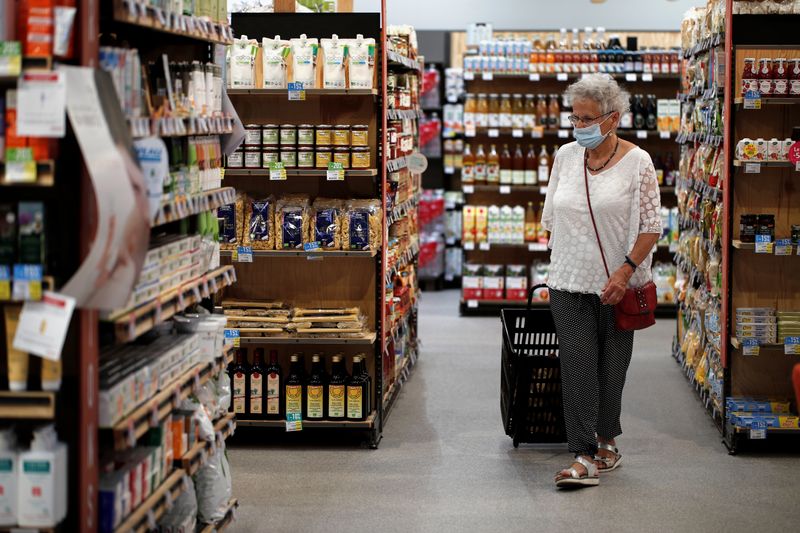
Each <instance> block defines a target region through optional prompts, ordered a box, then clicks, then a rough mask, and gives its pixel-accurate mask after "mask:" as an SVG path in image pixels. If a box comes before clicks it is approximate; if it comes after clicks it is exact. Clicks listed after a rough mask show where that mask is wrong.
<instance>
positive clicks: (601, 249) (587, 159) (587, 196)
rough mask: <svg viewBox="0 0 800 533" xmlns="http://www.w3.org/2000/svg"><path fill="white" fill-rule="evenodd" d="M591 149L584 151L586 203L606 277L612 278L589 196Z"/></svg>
mask: <svg viewBox="0 0 800 533" xmlns="http://www.w3.org/2000/svg"><path fill="white" fill-rule="evenodd" d="M588 166H589V151H588V150H584V152H583V182H584V184H585V185H586V203H587V204H589V216H590V217H591V218H592V226H594V235H595V237H597V246H599V247H600V257H601V258H602V259H603V268H605V269H606V277H608V278H610V277H611V274H610V273H609V272H608V263H606V254H605V252H604V251H603V243H602V242H601V241H600V232H599V231H597V222H595V221H594V211H592V199H591V197H590V196H589V171H588V170H587V168H588Z"/></svg>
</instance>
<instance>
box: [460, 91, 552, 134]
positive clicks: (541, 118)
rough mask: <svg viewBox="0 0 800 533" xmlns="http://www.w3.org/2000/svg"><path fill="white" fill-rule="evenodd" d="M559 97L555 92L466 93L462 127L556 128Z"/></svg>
mask: <svg viewBox="0 0 800 533" xmlns="http://www.w3.org/2000/svg"><path fill="white" fill-rule="evenodd" d="M558 100H559V96H558V95H557V94H551V95H549V96H548V95H544V94H539V95H537V96H535V97H534V95H533V94H525V95H522V94H513V95H512V94H467V97H466V101H465V102H464V128H465V129H471V128H513V129H520V130H533V128H535V127H541V128H545V129H557V128H559V127H560V126H561V123H562V120H561V104H559V101H558Z"/></svg>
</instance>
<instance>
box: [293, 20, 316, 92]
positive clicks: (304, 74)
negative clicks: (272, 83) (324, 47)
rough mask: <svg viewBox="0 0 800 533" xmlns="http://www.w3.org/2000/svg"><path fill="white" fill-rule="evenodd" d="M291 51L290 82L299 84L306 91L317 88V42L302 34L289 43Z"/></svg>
mask: <svg viewBox="0 0 800 533" xmlns="http://www.w3.org/2000/svg"><path fill="white" fill-rule="evenodd" d="M290 46H291V49H292V81H294V82H301V83H302V84H303V87H304V88H306V89H313V88H316V86H317V83H316V82H317V68H316V67H317V52H318V50H319V41H318V40H317V39H309V38H308V36H307V35H306V34H305V33H304V34H302V35H301V36H300V38H299V39H292V40H291V41H290Z"/></svg>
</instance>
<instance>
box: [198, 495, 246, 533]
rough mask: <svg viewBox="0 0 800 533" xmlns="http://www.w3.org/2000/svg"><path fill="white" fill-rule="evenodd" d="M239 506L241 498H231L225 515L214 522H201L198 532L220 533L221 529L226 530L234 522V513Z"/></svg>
mask: <svg viewBox="0 0 800 533" xmlns="http://www.w3.org/2000/svg"><path fill="white" fill-rule="evenodd" d="M238 508H239V500H237V499H236V498H233V499H231V500H230V501H229V502H228V507H227V510H226V511H225V516H224V517H223V518H222V520H220V521H218V522H215V523H214V524H200V525H199V529H198V532H199V533H219V532H220V531H224V530H225V529H226V528H227V527H228V526H229V525H231V524H232V523H233V520H234V515H235V513H236V509H238Z"/></svg>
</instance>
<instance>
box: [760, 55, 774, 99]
mask: <svg viewBox="0 0 800 533" xmlns="http://www.w3.org/2000/svg"><path fill="white" fill-rule="evenodd" d="M758 92H760V93H761V96H769V95H771V94H772V58H769V57H762V58H761V59H759V60H758Z"/></svg>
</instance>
